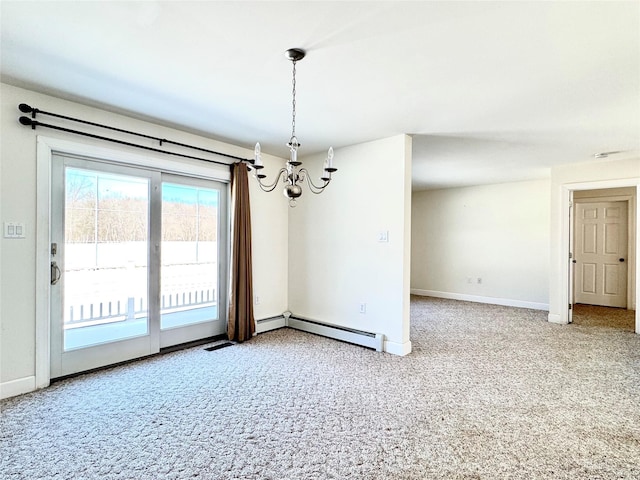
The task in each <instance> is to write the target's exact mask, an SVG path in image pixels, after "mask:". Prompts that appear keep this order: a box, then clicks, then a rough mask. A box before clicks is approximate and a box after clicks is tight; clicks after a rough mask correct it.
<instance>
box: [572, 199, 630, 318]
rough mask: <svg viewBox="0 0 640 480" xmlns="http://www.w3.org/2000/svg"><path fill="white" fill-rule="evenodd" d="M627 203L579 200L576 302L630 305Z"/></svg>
mask: <svg viewBox="0 0 640 480" xmlns="http://www.w3.org/2000/svg"><path fill="white" fill-rule="evenodd" d="M627 208H628V204H627V202H596V203H578V204H577V207H576V228H575V241H576V252H575V255H576V258H575V260H576V275H575V300H576V303H584V304H588V305H602V306H606V307H621V308H625V307H626V306H627V264H628V263H627V249H628V214H627Z"/></svg>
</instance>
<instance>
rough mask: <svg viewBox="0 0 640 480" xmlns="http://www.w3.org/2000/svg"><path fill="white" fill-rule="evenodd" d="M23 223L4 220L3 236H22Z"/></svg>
mask: <svg viewBox="0 0 640 480" xmlns="http://www.w3.org/2000/svg"><path fill="white" fill-rule="evenodd" d="M24 233H25V232H24V223H16V222H4V238H24Z"/></svg>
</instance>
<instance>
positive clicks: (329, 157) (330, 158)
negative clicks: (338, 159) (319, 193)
mask: <svg viewBox="0 0 640 480" xmlns="http://www.w3.org/2000/svg"><path fill="white" fill-rule="evenodd" d="M326 168H333V147H329V151H328V152H327V167H326Z"/></svg>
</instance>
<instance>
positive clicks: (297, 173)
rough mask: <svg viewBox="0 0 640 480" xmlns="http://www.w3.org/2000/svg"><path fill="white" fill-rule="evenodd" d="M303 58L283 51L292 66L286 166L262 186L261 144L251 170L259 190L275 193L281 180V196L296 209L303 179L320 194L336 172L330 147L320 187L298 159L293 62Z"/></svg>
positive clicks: (293, 50)
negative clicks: (289, 129)
mask: <svg viewBox="0 0 640 480" xmlns="http://www.w3.org/2000/svg"><path fill="white" fill-rule="evenodd" d="M305 55H306V52H305V51H304V50H302V49H300V48H291V49H289V50H287V51H286V56H287V58H288V59H289V60H291V62H292V63H293V82H292V84H293V90H292V98H293V101H292V103H291V105H292V109H291V117H292V120H291V138H290V139H289V143H287V146H288V147H289V160H287V164H286V165H285V167H284V168H281V169H280V171H279V172H278V174H277V175H276V179H275V181H274V182H273V183H271V184H269V183H263V181H262V180H263V179H264V178H266V177H267V176H266V175H265V174H264V173H262V169H263V168H264V165H263V164H262V156H261V151H260V143H256V148H255V151H254V155H255V156H254V161H253V168H254V169H255V173H254V177H255V178H256V180H257V181H258V184H259V185H260V188H261V189H262V190H264V191H265V192H272V191H273V190H275V188H276V186H277V185H278V182H279V181H280V180H282V182H283V183H284V185H285V187H284V196H285V197H287V198H288V199H289V206H291V207H295V206H296V199H297V198H298V197H299V196H300V195H302V186H301V185H302V182H304V181H305V180H306V181H307V183H308V185H309V190H311V192H312V193H315V194H319V193H322V191H323V190H324V189H325V188H326V186H327V185H329V182H330V181H331V174H332V173H333V172H336V171H337V170H338V169H337V168H334V167H333V147H329V151H328V152H327V158H326V159H325V161H324V169H323V172H322V176H321V177H320V180H321V181H322V184H321V185H316V184H315V183H313V181H312V180H311V177H310V175H309V171H308V170H307V169H306V168H301V167H300V166H301V165H302V162H300V161H299V160H298V148H300V146H301V145H300V143H299V142H298V138H297V137H296V63H297V62H299V61H300V60H302V59H303V58H304V56H305Z"/></svg>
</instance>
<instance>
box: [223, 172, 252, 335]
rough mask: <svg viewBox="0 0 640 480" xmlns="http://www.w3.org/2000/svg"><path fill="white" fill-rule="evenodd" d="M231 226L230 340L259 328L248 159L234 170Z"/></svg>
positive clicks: (228, 326)
mask: <svg viewBox="0 0 640 480" xmlns="http://www.w3.org/2000/svg"><path fill="white" fill-rule="evenodd" d="M231 228H232V233H231V268H230V286H231V288H230V298H229V321H228V323H227V335H228V336H229V340H233V341H237V342H244V341H245V340H249V339H250V338H251V337H253V334H254V332H255V330H256V327H255V319H254V317H253V278H252V270H251V211H250V209H249V172H248V169H247V166H246V165H245V164H244V163H236V164H235V165H234V166H233V170H232V172H231Z"/></svg>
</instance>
